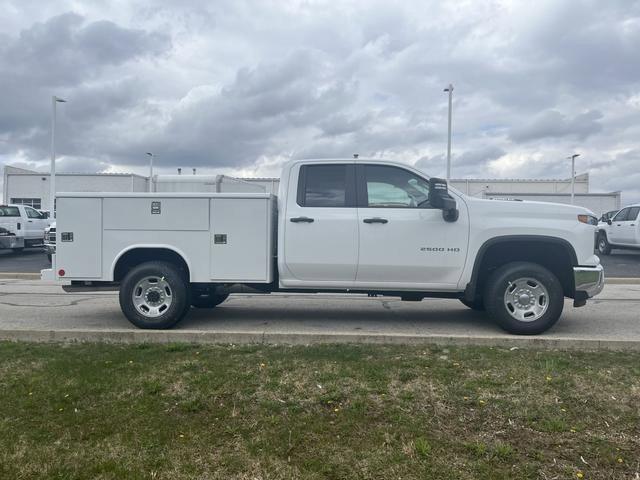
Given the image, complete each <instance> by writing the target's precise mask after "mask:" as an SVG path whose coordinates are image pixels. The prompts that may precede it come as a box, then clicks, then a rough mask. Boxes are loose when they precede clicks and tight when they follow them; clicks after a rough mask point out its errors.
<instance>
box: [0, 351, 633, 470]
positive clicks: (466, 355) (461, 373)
mask: <svg viewBox="0 0 640 480" xmlns="http://www.w3.org/2000/svg"><path fill="white" fill-rule="evenodd" d="M639 462H640V355H639V354H636V353H608V352H600V353H586V352H585V353H581V352H578V353H576V352H548V351H531V350H514V351H510V350H508V349H498V348H493V349H491V348H472V347H468V348H440V347H391V346H313V347H273V346H202V345H200V346H186V345H170V346H166V345H165V346H161V345H154V346H151V345H134V346H114V345H98V344H78V345H43V344H24V343H0V478H2V479H28V478H43V479H44V478H46V479H86V478H101V479H138V478H139V479H143V478H144V479H172V480H178V479H186V478H197V479H210V478H211V479H213V478H216V479H218V478H219V479H234V478H238V479H240V478H242V479H270V478H276V479H279V478H282V479H295V478H313V479H316V478H317V479H320V478H336V479H337V478H381V479H396V478H403V479H412V478H416V479H417V478H420V479H424V478H434V479H447V478H450V479H460V478H487V479H499V478H543V479H544V478H548V479H551V478H574V479H575V478H584V479H589V478H611V479H614V478H615V479H622V478H625V479H637V478H640V476H639V475H638V472H640V465H639Z"/></svg>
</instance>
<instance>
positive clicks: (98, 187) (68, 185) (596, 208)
mask: <svg viewBox="0 0 640 480" xmlns="http://www.w3.org/2000/svg"><path fill="white" fill-rule="evenodd" d="M148 182H149V180H148V177H143V176H141V175H136V174H132V173H117V174H111V173H109V174H104V173H94V174H79V173H78V174H76V173H60V174H57V175H56V191H58V192H145V191H148V188H149V183H148ZM279 183H280V180H279V179H278V178H233V177H229V176H226V175H156V176H154V178H153V190H154V191H157V192H268V193H278V185H279ZM450 183H451V185H452V186H453V187H455V188H456V189H458V190H460V191H462V192H464V193H466V194H467V195H470V196H472V197H479V198H494V199H499V198H509V199H519V200H534V201H542V202H556V203H567V204H568V203H571V180H570V179H556V180H553V179H452V180H451V182H450ZM3 185H4V189H3V203H5V204H6V203H23V204H28V205H32V206H33V207H35V208H40V209H43V210H49V204H48V203H49V175H48V174H47V173H39V172H34V171H31V170H25V169H21V168H16V167H10V166H7V167H5V169H4V183H3ZM574 203H575V204H576V205H581V206H583V207H586V208H588V209H590V210H592V211H593V212H594V213H596V214H597V215H601V214H603V213H604V212H608V211H611V210H617V209H620V208H621V207H622V204H621V198H620V192H619V191H618V192H610V193H591V192H590V191H589V174H586V173H585V174H582V175H578V176H576V178H575V201H574Z"/></svg>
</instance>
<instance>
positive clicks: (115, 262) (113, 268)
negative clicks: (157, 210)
mask: <svg viewBox="0 0 640 480" xmlns="http://www.w3.org/2000/svg"><path fill="white" fill-rule="evenodd" d="M136 249H141V250H150V249H159V250H170V251H172V252H173V253H175V254H176V255H178V256H180V258H182V260H183V261H184V263H185V265H186V266H187V268H188V269H189V281H191V272H192V271H193V270H192V269H191V263H190V262H189V260H187V258H188V257H187V256H186V255H185V254H184V252H183V251H182V250H180V249H179V248H176V247H174V246H171V245H165V244H156V243H143V244H136V245H129V246H128V247H127V248H125V249H123V250H121V251H120V252H119V253H118V255H116V257H115V258H114V260H113V262H112V263H111V269H110V272H109V274H110V278H111V281H113V280H114V278H115V273H116V266H117V265H118V262H119V261H120V259H121V258H122V257H123V256H124V255H125V254H126V253H127V252H130V251H131V250H136Z"/></svg>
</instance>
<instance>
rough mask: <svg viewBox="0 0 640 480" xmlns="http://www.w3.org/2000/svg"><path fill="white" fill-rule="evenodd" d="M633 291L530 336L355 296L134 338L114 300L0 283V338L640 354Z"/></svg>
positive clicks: (250, 303) (225, 314)
mask: <svg viewBox="0 0 640 480" xmlns="http://www.w3.org/2000/svg"><path fill="white" fill-rule="evenodd" d="M639 312H640V285H607V286H606V287H605V289H604V291H603V292H602V294H601V295H600V296H598V297H597V298H596V299H592V300H591V301H589V302H588V303H587V305H586V306H585V307H581V308H573V306H572V304H571V302H570V301H567V302H566V304H565V311H564V313H563V316H562V318H561V319H560V321H559V322H558V323H557V324H556V325H555V326H554V327H553V328H552V329H551V330H549V331H548V332H546V333H545V334H543V335H539V336H535V337H522V336H514V335H509V334H506V333H504V332H503V331H502V330H500V329H499V328H498V327H497V326H496V325H494V324H493V323H492V322H491V321H489V320H488V319H487V318H486V317H485V315H484V314H482V313H478V312H474V311H472V310H470V309H468V308H466V307H464V306H463V305H462V304H461V303H460V302H458V301H457V300H445V299H426V300H424V301H422V302H402V301H401V300H400V299H398V298H392V297H375V298H368V297H366V296H359V295H351V296H348V295H334V294H332V295H329V294H315V295H314V294H305V295H291V294H273V295H232V296H231V297H229V299H228V300H227V301H226V302H224V303H223V304H221V305H220V306H218V307H216V308H215V309H211V310H199V309H192V310H191V312H190V313H189V314H188V316H187V317H186V318H185V319H184V320H183V321H182V322H181V323H180V324H179V325H178V326H177V327H176V328H174V329H172V330H169V331H166V330H165V331H149V330H139V329H137V328H135V327H133V326H132V325H131V324H130V323H129V322H128V321H127V320H126V318H125V317H124V316H123V314H122V313H121V311H120V307H119V305H118V297H117V294H115V293H111V292H109V293H73V294H68V293H64V292H63V291H62V289H61V287H60V286H59V285H56V284H53V283H45V282H40V281H25V280H1V281H0V339H9V340H31V341H113V342H139V341H143V342H146V341H149V342H177V341H183V342H212V343H261V342H266V343H285V344H300V343H302V344H308V343H317V342H332V343H336V342H368V343H381V342H384V343H439V344H480V345H492V346H500V345H504V346H523V347H525V346H531V345H533V346H538V347H541V348H547V347H551V348H586V349H599V348H614V349H635V350H639V349H640V313H639Z"/></svg>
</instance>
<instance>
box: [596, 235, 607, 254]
mask: <svg viewBox="0 0 640 480" xmlns="http://www.w3.org/2000/svg"><path fill="white" fill-rule="evenodd" d="M606 249H607V241H606V240H605V239H604V238H602V237H600V241H599V242H598V250H600V253H604V251H605V250H606Z"/></svg>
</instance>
